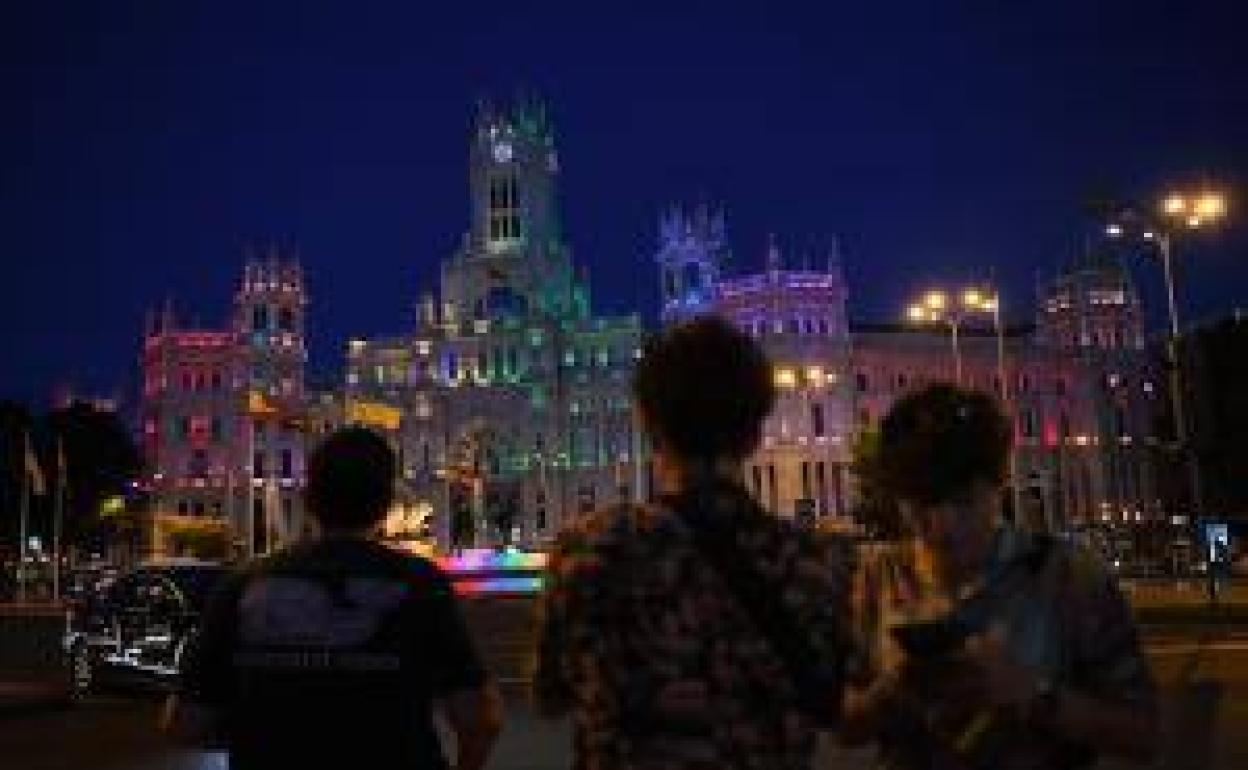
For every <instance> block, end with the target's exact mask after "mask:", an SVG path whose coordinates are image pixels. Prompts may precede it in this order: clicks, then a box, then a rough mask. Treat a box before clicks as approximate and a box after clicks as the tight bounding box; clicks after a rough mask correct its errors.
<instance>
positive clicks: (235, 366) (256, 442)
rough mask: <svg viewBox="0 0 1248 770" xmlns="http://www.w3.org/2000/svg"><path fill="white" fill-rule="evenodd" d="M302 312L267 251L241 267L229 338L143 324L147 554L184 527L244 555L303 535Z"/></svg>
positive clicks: (290, 277) (289, 279) (172, 323)
mask: <svg viewBox="0 0 1248 770" xmlns="http://www.w3.org/2000/svg"><path fill="white" fill-rule="evenodd" d="M305 304H306V295H305V293H304V288H303V279H302V275H301V273H300V270H299V267H298V265H297V264H295V263H294V262H291V261H283V260H281V258H280V255H278V254H277V253H276V252H274V253H272V254H270V255H269V258H268V259H267V260H264V261H250V262H248V264H247V265H246V268H245V271H244V276H243V281H242V283H241V284H240V286H239V289H238V292H237V294H236V296H235V304H234V313H233V317H232V318H231V321H230V323H229V325H228V327H226V328H223V329H221V328H218V329H188V328H183V327H181V326H179V325H178V323H177V321H176V319H175V318H174V314H173V312H172V310H169V309H166V310H165V311H164V312H162V313H161V314H160V316H159V318H158V319H156V320H155V321H154V322H152V323H150V324H149V327H148V330H147V333H146V334H145V336H144V340H143V349H142V353H141V366H142V371H143V381H142V394H141V395H142V398H141V407H140V417H139V421H140V426H139V427H140V432H141V441H140V443H141V447H142V450H143V455H144V458H145V461H146V464H147V471H148V483H149V484H150V487H151V490H152V495H153V503H154V505H153V527H152V548H153V550H154V551H155V552H156V553H161V554H163V553H169V552H170V551H171V550H173V546H172V540H171V533H172V532H174V531H175V530H177V529H178V528H180V527H186V526H212V525H219V526H222V527H224V528H226V530H227V531H228V532H229V534H230V537H231V540H232V542H233V547H234V549H235V550H237V551H238V552H241V553H245V554H258V553H265V552H267V551H269V550H271V549H273V548H275V547H277V546H279V545H281V544H283V543H286V542H290V541H292V540H294V539H296V538H298V537H299V536H300V535H301V534H302V533H303V531H304V528H305V523H304V520H303V515H302V506H301V501H300V488H301V486H302V484H303V479H304V455H305V443H306V442H305V438H304V435H303V433H302V430H301V426H302V420H301V415H302V413H303V400H304V385H303V372H304V364H305V361H306V356H307V353H306V348H305V344H304V325H303V324H304V320H303V319H304V306H305Z"/></svg>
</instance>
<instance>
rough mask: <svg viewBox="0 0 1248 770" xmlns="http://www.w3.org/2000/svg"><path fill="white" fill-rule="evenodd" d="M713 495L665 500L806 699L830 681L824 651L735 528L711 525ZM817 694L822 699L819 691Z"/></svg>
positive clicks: (803, 698) (802, 697)
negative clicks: (708, 513)
mask: <svg viewBox="0 0 1248 770" xmlns="http://www.w3.org/2000/svg"><path fill="white" fill-rule="evenodd" d="M734 491H736V490H734ZM711 499H713V498H712V496H711V495H709V494H706V493H705V492H703V493H702V494H698V493H694V494H687V495H681V496H679V497H676V496H667V497H665V498H663V501H664V503H665V504H666V506H667V507H668V508H669V509H670V510H672V511H673V512H674V513H676V514H677V516H678V517H679V518H680V520H681V521H682V522H683V523H684V524H685V528H686V529H687V530H688V531H689V532H690V534H691V537H692V540H693V544H694V546H695V548H696V549H697V551H698V553H699V554H700V555H701V556H702V558H703V560H704V561H705V562H706V563H707V564H709V565H710V567H711V569H712V570H713V571H714V572H715V573H717V574H718V576H719V578H720V579H721V580H722V581H723V582H724V584H725V585H726V586H727V587H728V590H729V592H730V594H731V595H732V597H733V598H734V599H735V600H736V602H737V605H738V606H739V607H740V608H741V609H743V610H744V611H745V613H746V614H747V615H748V616H749V618H750V620H751V622H752V623H753V624H754V626H755V628H756V629H757V630H758V632H759V633H760V634H761V635H762V637H763V638H764V640H765V641H766V642H767V644H768V646H770V647H771V649H772V650H773V652H775V653H776V655H777V656H778V657H779V659H780V661H781V663H782V665H783V667H784V669H785V672H786V673H787V674H788V676H789V679H790V680H791V681H792V683H793V686H794V688H795V690H796V691H797V693H798V697H799V700H802V701H806V700H808V699H807V697H806V693H808V692H809V691H810V688H811V687H812V686H814V687H818V686H820V685H821V684H826V683H825V682H821V677H820V675H819V674H820V672H821V671H823V670H824V669H823V667H821V666H820V657H819V655H818V654H817V653H816V652H815V650H814V648H813V646H812V645H811V644H810V639H809V637H808V635H807V634H806V633H804V632H803V631H802V629H801V628H800V627H799V625H798V624H797V623H796V622H795V620H794V618H793V616H792V615H791V613H790V612H789V611H788V609H786V608H785V607H784V603H783V601H781V600H780V598H779V597H780V596H781V595H782V592H781V591H779V590H778V589H779V587H778V586H773V585H771V584H770V581H768V580H767V579H766V578H765V577H764V576H763V575H762V574H761V573H760V572H759V571H758V570H757V569H755V568H753V567H752V566H751V565H752V564H753V559H752V557H750V556H748V555H746V554H745V553H744V552H743V551H742V550H741V548H740V546H739V545H738V543H737V541H736V538H735V537H734V536H733V532H732V531H731V529H730V528H729V527H724V526H718V527H716V526H711V525H709V524H708V523H707V522H706V521H705V517H704V516H703V515H701V514H702V511H701V510H700V504H701V503H704V502H705V503H709V501H710V500H711ZM760 515H765V514H761V513H760ZM828 695H830V696H831V695H834V694H833V693H828ZM815 697H816V699H817V697H818V696H817V695H816V696H815ZM801 705H802V706H803V708H809V707H811V706H812V705H817V704H810V703H808V702H804V703H802V704H801ZM827 716H832V715H827Z"/></svg>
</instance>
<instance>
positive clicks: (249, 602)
mask: <svg viewBox="0 0 1248 770" xmlns="http://www.w3.org/2000/svg"><path fill="white" fill-rule="evenodd" d="M394 464H395V460H394V455H393V453H392V452H391V451H390V448H389V447H388V446H387V445H386V443H385V441H384V440H383V439H381V438H380V437H378V436H377V435H376V434H373V433H371V432H370V431H367V430H364V429H360V428H351V429H347V430H343V431H340V432H338V433H336V434H334V435H332V436H330V437H329V438H328V439H326V440H325V442H324V443H323V444H322V445H321V446H320V447H318V448H317V450H316V451H315V452H314V453H313V454H312V456H311V457H310V458H309V463H308V489H307V502H308V508H309V510H310V511H311V513H312V514H313V516H314V517H316V519H317V521H318V523H319V524H320V527H321V530H322V536H321V537H320V538H318V539H316V540H314V541H311V542H308V543H303V544H299V545H296V546H294V547H292V548H289V549H286V550H283V551H281V552H279V553H277V554H274V555H273V556H270V557H268V558H265V559H262V560H259V561H258V562H256V563H254V564H252V565H250V566H248V567H247V568H245V569H244V570H242V571H240V572H238V573H237V574H235V575H234V576H233V577H231V578H230V579H229V580H228V581H227V582H226V584H225V586H224V587H223V589H222V590H221V591H220V592H219V594H218V595H217V596H216V597H215V599H214V600H213V601H212V602H211V603H210V604H209V607H208V609H207V610H206V612H205V615H204V618H203V623H202V627H201V630H200V633H199V634H198V636H197V637H196V640H195V642H194V643H193V644H192V645H191V646H190V647H189V649H188V650H187V653H186V656H185V658H184V661H183V666H182V687H181V693H180V696H179V697H178V698H177V699H176V700H175V701H174V702H173V703H171V706H170V710H169V714H170V721H171V722H173V723H174V724H176V725H179V726H181V727H183V728H184V729H185V728H186V727H188V726H192V723H195V722H198V723H200V724H201V725H202V724H204V723H207V722H211V723H212V724H213V727H214V731H215V732H216V734H217V735H218V737H219V739H220V740H222V741H223V742H224V744H225V746H226V748H227V749H228V751H229V753H230V760H231V767H232V768H233V769H234V770H249V769H250V768H271V767H298V768H301V770H304V769H306V768H318V767H333V768H343V767H368V768H383V767H394V768H436V769H438V770H441V769H442V768H449V767H451V766H452V765H451V764H449V763H448V762H447V760H446V758H445V756H444V754H443V751H442V748H441V745H440V741H439V738H438V734H437V732H436V729H435V726H434V712H435V711H441V712H442V714H443V715H444V716H445V717H446V721H447V722H448V723H449V725H450V727H451V729H452V731H453V732H454V734H455V745H456V761H455V763H454V765H453V766H454V767H455V768H457V770H476V769H477V768H479V767H481V766H482V765H483V764H484V762H485V759H486V757H487V756H488V753H489V749H490V747H491V745H492V744H493V741H494V738H495V736H496V735H497V732H498V729H499V726H500V724H501V716H500V713H501V707H500V705H499V703H500V702H499V699H498V696H497V694H496V692H495V691H494V689H493V687H492V686H491V685H490V684H489V682H488V679H487V676H486V673H485V671H484V669H483V668H482V666H481V663H480V661H479V660H478V657H477V655H476V652H475V650H474V648H473V644H472V641H471V639H470V638H469V636H468V633H467V630H466V628H465V626H464V622H463V619H462V617H461V615H460V612H459V609H458V606H457V605H456V602H455V598H454V595H453V593H452V591H451V587H450V582H449V580H448V579H447V578H446V576H445V575H444V574H442V572H441V571H440V570H439V569H438V568H437V567H436V566H435V565H433V564H432V563H430V562H429V561H427V560H424V559H420V558H416V557H411V556H408V555H405V554H402V553H399V552H397V551H394V550H391V549H389V548H387V547H385V546H384V545H382V544H380V543H378V542H376V541H375V540H373V539H372V538H371V536H370V533H371V532H372V531H373V530H374V529H375V527H376V525H377V524H378V522H379V521H380V519H381V518H382V516H384V514H385V511H386V509H387V508H388V507H389V503H390V496H391V492H390V490H391V484H392V479H393V473H394Z"/></svg>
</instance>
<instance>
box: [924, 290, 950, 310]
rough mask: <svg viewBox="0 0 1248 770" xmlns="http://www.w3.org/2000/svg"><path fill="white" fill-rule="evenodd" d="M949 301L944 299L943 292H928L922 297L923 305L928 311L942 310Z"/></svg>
mask: <svg viewBox="0 0 1248 770" xmlns="http://www.w3.org/2000/svg"><path fill="white" fill-rule="evenodd" d="M948 303H949V300H948V299H947V298H946V297H945V293H944V292H943V291H929V292H928V293H927V294H926V295H924V297H923V304H924V305H925V306H926V307H927V308H928V309H929V310H944V309H945V306H946V305H947V304H948Z"/></svg>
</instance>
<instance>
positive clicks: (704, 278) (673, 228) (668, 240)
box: [655, 206, 728, 324]
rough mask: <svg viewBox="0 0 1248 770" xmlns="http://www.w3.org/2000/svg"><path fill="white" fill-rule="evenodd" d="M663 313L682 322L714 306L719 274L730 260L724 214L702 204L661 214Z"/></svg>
mask: <svg viewBox="0 0 1248 770" xmlns="http://www.w3.org/2000/svg"><path fill="white" fill-rule="evenodd" d="M655 261H656V262H658V265H659V297H660V303H661V304H660V316H661V318H662V320H663V323H665V324H667V323H673V322H676V321H681V320H684V319H686V318H689V317H691V316H695V315H699V314H701V313H707V312H710V311H712V310H713V309H714V307H713V305H714V301H715V296H716V294H715V292H716V287H717V285H718V283H719V278H720V274H721V272H722V271H723V269H724V267H725V263H726V262H727V261H728V249H727V245H726V243H725V237H724V214H723V212H722V211H711V209H710V208H708V207H707V206H699V207H697V208H696V209H693V210H692V211H690V212H686V211H684V210H683V209H681V208H679V207H673V208H671V209H669V210H668V211H667V212H666V213H664V214H663V215H662V216H660V217H659V250H658V253H657V254H655Z"/></svg>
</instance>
